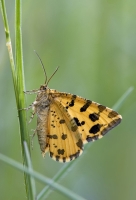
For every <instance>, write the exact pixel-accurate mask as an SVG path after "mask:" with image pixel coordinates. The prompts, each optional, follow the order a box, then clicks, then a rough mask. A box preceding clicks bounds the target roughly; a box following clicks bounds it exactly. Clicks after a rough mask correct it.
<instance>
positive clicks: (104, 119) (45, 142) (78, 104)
mask: <svg viewBox="0 0 136 200" xmlns="http://www.w3.org/2000/svg"><path fill="white" fill-rule="evenodd" d="M38 57H39V56H38ZM39 59H40V57H39ZM40 61H41V59H40ZM41 64H42V66H43V63H42V61H41ZM57 69H58V68H57ZM57 69H56V71H57ZM43 70H44V73H45V76H46V72H45V68H44V66H43ZM56 71H55V72H56ZM55 72H54V74H55ZM54 74H53V75H54ZM53 75H52V76H53ZM52 76H51V77H50V79H51V78H52ZM50 79H49V80H47V76H46V81H45V84H43V85H41V86H40V88H39V89H37V90H32V91H26V92H25V93H27V94H33V93H34V94H37V96H36V100H35V101H34V102H33V103H32V104H31V105H30V106H29V107H28V108H26V109H30V108H32V109H33V113H32V116H31V119H32V118H33V117H34V115H35V114H36V115H37V127H36V130H35V131H36V132H37V136H38V140H39V144H40V149H41V152H42V155H43V156H45V154H46V152H49V155H50V157H51V158H52V159H54V160H55V161H59V162H69V161H72V160H74V159H75V158H77V157H79V156H80V155H81V154H82V152H83V146H84V144H85V143H88V142H91V141H95V140H97V139H100V138H102V137H103V136H104V135H105V134H106V133H107V132H108V131H109V130H111V129H112V128H114V127H115V126H117V125H118V124H119V123H120V122H121V119H122V116H121V115H119V114H118V113H117V112H116V111H114V110H112V109H111V108H108V107H106V106H103V105H101V104H98V103H96V102H94V101H91V100H87V99H85V98H82V97H80V96H77V95H73V94H70V93H64V92H59V91H57V90H54V89H50V88H49V87H48V83H49V81H50Z"/></svg>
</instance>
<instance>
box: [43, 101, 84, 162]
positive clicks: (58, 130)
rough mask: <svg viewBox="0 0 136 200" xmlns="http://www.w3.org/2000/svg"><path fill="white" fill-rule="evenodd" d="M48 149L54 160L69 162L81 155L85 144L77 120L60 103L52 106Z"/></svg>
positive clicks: (53, 103) (56, 102)
mask: <svg viewBox="0 0 136 200" xmlns="http://www.w3.org/2000/svg"><path fill="white" fill-rule="evenodd" d="M46 143H47V147H46V151H47V150H48V151H49V155H50V157H51V158H52V159H54V160H56V161H59V162H68V161H70V160H73V159H75V158H77V157H78V156H79V155H81V153H82V150H83V142H82V137H81V134H80V132H79V130H78V126H77V124H76V122H75V120H74V119H73V118H72V117H71V116H70V115H69V113H68V112H67V109H66V108H65V107H63V106H62V104H61V103H60V102H59V101H54V102H52V103H51V104H50V111H49V115H48V134H47V140H46Z"/></svg>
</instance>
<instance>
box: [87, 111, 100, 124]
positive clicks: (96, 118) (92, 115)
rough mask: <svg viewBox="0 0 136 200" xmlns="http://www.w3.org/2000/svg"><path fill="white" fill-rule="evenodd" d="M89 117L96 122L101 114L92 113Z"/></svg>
mask: <svg viewBox="0 0 136 200" xmlns="http://www.w3.org/2000/svg"><path fill="white" fill-rule="evenodd" d="M89 118H90V119H91V121H92V122H95V121H96V120H98V119H99V115H98V114H97V113H92V114H90V115H89Z"/></svg>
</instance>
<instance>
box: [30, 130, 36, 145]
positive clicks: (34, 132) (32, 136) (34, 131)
mask: <svg viewBox="0 0 136 200" xmlns="http://www.w3.org/2000/svg"><path fill="white" fill-rule="evenodd" d="M31 131H33V134H32V135H30V137H31V148H32V149H33V138H34V136H35V134H36V132H37V129H32V130H31Z"/></svg>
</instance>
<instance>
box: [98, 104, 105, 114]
mask: <svg viewBox="0 0 136 200" xmlns="http://www.w3.org/2000/svg"><path fill="white" fill-rule="evenodd" d="M98 109H99V112H103V111H104V110H105V109H106V106H103V105H99V106H98Z"/></svg>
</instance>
